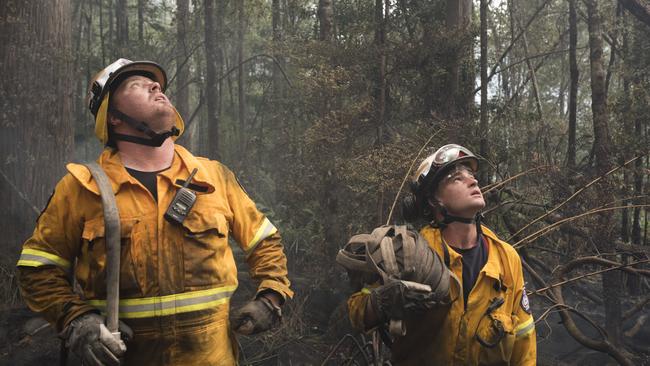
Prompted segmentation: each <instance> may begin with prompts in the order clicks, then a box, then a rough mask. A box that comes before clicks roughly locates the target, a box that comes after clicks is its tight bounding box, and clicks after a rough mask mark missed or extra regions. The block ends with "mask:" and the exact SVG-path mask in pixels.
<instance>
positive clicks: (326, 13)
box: [317, 0, 334, 41]
mask: <svg viewBox="0 0 650 366" xmlns="http://www.w3.org/2000/svg"><path fill="white" fill-rule="evenodd" d="M317 14H318V22H319V24H320V28H319V31H320V33H319V34H320V36H319V39H320V40H321V41H330V40H332V34H333V33H332V32H333V30H334V6H333V4H332V0H318V11H317Z"/></svg>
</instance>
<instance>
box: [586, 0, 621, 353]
mask: <svg viewBox="0 0 650 366" xmlns="http://www.w3.org/2000/svg"><path fill="white" fill-rule="evenodd" d="M585 3H586V5H587V14H588V28H589V61H590V69H591V109H592V116H593V117H592V118H593V127H594V146H593V151H594V157H595V160H596V171H597V174H599V175H603V174H605V173H606V172H607V171H609V170H610V169H611V167H612V166H613V162H612V160H611V159H612V141H611V138H610V134H609V127H608V118H609V114H608V109H607V94H606V90H605V69H604V66H603V39H602V30H601V26H602V23H601V22H602V21H601V17H600V14H599V10H598V3H597V1H596V0H587V1H585ZM604 181H605V180H604ZM599 188H600V192H602V193H601V196H600V197H601V199H602V201H603V202H612V201H613V200H614V195H613V193H612V192H613V190H612V187H611V184H609V183H608V182H603V183H602V184H600V187H599ZM598 227H599V233H597V235H596V236H595V237H596V238H597V241H596V245H597V246H598V249H599V250H600V251H601V252H604V253H611V252H613V251H614V250H615V247H614V245H613V243H614V240H613V239H614V227H615V225H614V222H613V216H612V213H611V211H607V212H604V213H601V214H599V217H598ZM602 277H603V299H604V303H605V318H606V320H605V328H606V330H607V333H608V336H609V338H610V341H611V342H612V343H614V344H620V336H621V327H620V325H621V322H622V321H621V300H620V297H621V287H622V286H621V285H622V280H621V275H620V272H618V271H611V272H607V273H604V274H603V276H602Z"/></svg>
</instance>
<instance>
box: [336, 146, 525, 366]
mask: <svg viewBox="0 0 650 366" xmlns="http://www.w3.org/2000/svg"><path fill="white" fill-rule="evenodd" d="M477 170H478V159H477V158H476V157H475V156H474V154H473V153H472V152H470V151H469V150H468V149H466V148H464V147H462V146H459V145H454V144H450V145H445V146H443V147H441V148H440V149H439V150H438V151H436V152H435V153H434V154H433V155H431V156H429V157H428V158H426V159H425V160H424V161H423V162H422V163H421V164H420V167H419V168H418V170H417V172H416V174H415V176H414V177H413V180H412V195H411V196H410V197H409V199H407V200H405V202H404V205H403V211H404V216H405V218H407V219H408V220H409V221H418V220H425V221H426V222H429V224H427V225H425V226H424V227H423V228H422V229H421V230H420V234H421V235H422V236H423V237H424V238H425V239H426V240H427V242H428V243H429V246H430V247H431V248H432V249H433V250H434V251H435V252H436V253H437V254H438V255H439V256H440V258H443V259H444V262H445V264H446V266H447V267H449V269H450V270H451V271H452V272H453V273H454V274H455V276H456V277H457V278H458V279H459V280H460V282H461V283H462V286H461V288H460V289H459V288H458V287H456V286H452V287H450V290H449V291H450V298H451V299H456V300H455V301H453V302H452V303H451V304H449V305H442V306H440V305H439V306H434V307H433V308H431V306H427V305H428V304H427V303H426V301H428V298H427V297H426V296H422V295H419V296H417V295H418V294H419V293H418V292H417V291H414V290H410V289H408V288H403V289H401V291H400V293H399V294H400V295H401V296H382V294H383V293H386V292H387V291H388V290H387V289H385V288H384V287H385V286H379V287H374V288H373V287H370V286H369V287H368V288H364V289H363V290H362V291H360V292H357V293H355V294H353V295H352V296H351V297H350V299H349V300H348V308H349V313H350V319H351V321H352V324H353V325H354V326H355V327H356V328H358V329H360V330H369V329H372V328H374V327H377V326H384V324H383V323H384V322H385V321H386V320H387V319H391V318H392V317H393V315H394V314H385V313H386V312H400V313H402V314H407V315H406V316H405V322H406V329H408V331H407V333H406V335H405V336H403V337H397V338H396V339H395V340H394V343H393V345H392V347H391V355H392V356H391V357H392V361H393V363H394V364H395V365H535V363H536V343H535V323H534V321H533V317H532V315H531V310H530V305H529V303H528V298H527V296H526V290H525V288H524V277H523V272H522V266H521V259H520V258H519V255H518V254H517V252H516V251H515V250H514V249H513V248H512V246H510V245H509V244H508V243H506V242H504V241H502V240H500V239H499V238H498V237H497V236H496V235H495V234H494V233H493V232H492V231H490V230H489V229H488V228H486V227H485V226H482V225H481V223H480V217H481V216H480V210H481V209H483V207H485V201H484V199H483V195H482V193H481V190H480V188H479V186H478V182H477V180H476V178H475V176H474V175H475V173H476V171H477ZM420 299H422V300H420ZM417 301H424V302H425V303H423V304H422V306H417V304H412V303H413V302H417ZM384 302H388V303H386V304H384ZM403 304H408V305H409V306H410V308H411V309H416V310H419V311H410V312H409V309H396V308H398V307H399V305H403Z"/></svg>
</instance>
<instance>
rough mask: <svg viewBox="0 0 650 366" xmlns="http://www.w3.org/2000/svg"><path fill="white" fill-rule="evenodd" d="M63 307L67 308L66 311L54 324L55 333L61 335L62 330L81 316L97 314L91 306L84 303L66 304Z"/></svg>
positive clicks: (95, 309) (97, 311)
mask: <svg viewBox="0 0 650 366" xmlns="http://www.w3.org/2000/svg"><path fill="white" fill-rule="evenodd" d="M65 307H68V309H66V311H64V313H63V315H62V316H61V317H60V318H59V321H58V322H57V324H56V327H57V332H58V333H61V332H62V331H63V330H64V329H66V328H67V327H68V325H70V323H71V322H72V321H73V320H75V319H76V318H78V317H80V316H82V315H83V314H86V313H97V314H99V310H97V308H95V307H94V306H92V305H88V304H86V303H85V302H81V301H80V302H79V303H74V304H73V303H67V304H66V306H64V308H65Z"/></svg>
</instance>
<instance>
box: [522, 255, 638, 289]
mask: <svg viewBox="0 0 650 366" xmlns="http://www.w3.org/2000/svg"><path fill="white" fill-rule="evenodd" d="M581 259H582V258H581ZM584 259H588V260H589V261H590V262H593V260H599V261H603V262H599V263H604V261H606V262H608V264H611V263H615V262H611V261H608V260H606V259H602V258H598V257H586V258H584ZM648 262H650V259H644V260H641V261H636V262H632V263H625V264H618V265H616V266H614V267H610V268H605V269H602V270H599V271H595V272H590V273H586V274H583V275H580V276H577V277H573V278H571V279H568V280H565V281H561V282H558V283H554V284H552V285H550V286H546V287H544V288H540V289H538V290H535V291H529V292H528V293H527V294H528V296H530V295H537V294H539V293H542V292H544V291H548V290H550V289H552V288H555V287H558V286H562V285H566V284H567V283H570V282H575V281H577V280H580V279H583V278H586V277H591V276H595V275H597V274H601V273H605V272H609V271H614V270H617V269H623V268H626V267H631V266H634V265H637V264H643V263H648ZM626 272H629V271H626ZM632 273H633V274H641V275H644V276H649V277H650V271H647V270H634V271H633V272H632Z"/></svg>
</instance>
